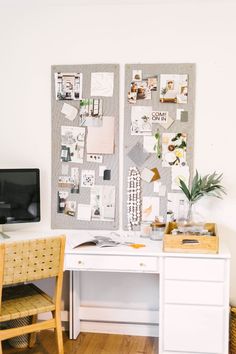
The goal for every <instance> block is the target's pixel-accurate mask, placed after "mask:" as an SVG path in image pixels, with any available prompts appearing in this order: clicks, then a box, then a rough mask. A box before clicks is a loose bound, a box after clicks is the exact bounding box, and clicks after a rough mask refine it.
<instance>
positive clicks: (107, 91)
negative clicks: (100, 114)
mask: <svg viewBox="0 0 236 354" xmlns="http://www.w3.org/2000/svg"><path fill="white" fill-rule="evenodd" d="M113 86H114V73H109V72H98V73H92V74H91V96H104V97H112V96H113Z"/></svg>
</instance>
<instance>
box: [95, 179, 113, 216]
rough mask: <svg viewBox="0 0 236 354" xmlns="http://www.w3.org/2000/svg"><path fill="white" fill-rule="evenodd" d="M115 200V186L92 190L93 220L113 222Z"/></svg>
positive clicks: (98, 186) (97, 187) (102, 186)
mask: <svg viewBox="0 0 236 354" xmlns="http://www.w3.org/2000/svg"><path fill="white" fill-rule="evenodd" d="M115 198H116V195H115V187H114V186H105V185H96V186H94V187H93V188H91V198H90V200H91V208H92V220H100V221H113V220H114V219H115Z"/></svg>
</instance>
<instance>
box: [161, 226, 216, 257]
mask: <svg viewBox="0 0 236 354" xmlns="http://www.w3.org/2000/svg"><path fill="white" fill-rule="evenodd" d="M176 227H177V224H176V223H175V222H170V223H168V224H167V227H166V230H165V235H164V238H163V251H164V252H180V253H181V252H182V253H218V252H219V237H218V236H217V231H216V224H212V223H207V224H205V226H204V227H205V229H206V230H208V231H211V232H213V236H208V235H201V236H197V235H196V236H195V235H190V234H183V235H172V234H171V231H172V230H173V229H175V228H176Z"/></svg>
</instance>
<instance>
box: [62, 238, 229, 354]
mask: <svg viewBox="0 0 236 354" xmlns="http://www.w3.org/2000/svg"><path fill="white" fill-rule="evenodd" d="M136 241H137V243H144V242H145V241H144V240H143V239H142V238H138V239H137V240H136ZM71 242H72V243H71ZM75 243H76V242H75ZM75 243H74V244H75ZM145 243H146V247H144V248H140V249H133V248H131V247H128V246H119V247H114V248H98V247H91V246H88V247H83V248H79V249H78V248H77V249H72V247H71V245H72V244H73V237H71V238H70V242H69V244H67V249H66V256H65V269H66V270H70V271H71V272H70V338H76V337H77V336H78V334H79V333H80V313H79V309H80V298H79V287H80V280H79V278H80V277H79V275H80V272H81V271H93V272H94V271H98V272H132V273H136V272H137V273H155V274H159V279H160V286H159V289H160V290H159V292H160V293H159V296H160V308H159V313H160V318H159V354H183V353H185V354H190V353H191V354H200V353H201V354H203V353H205V354H228V330H229V329H228V321H229V258H230V255H229V252H228V251H227V250H226V249H224V247H223V246H221V247H220V253H219V254H217V255H210V254H209V255H198V254H181V253H178V254H177V253H175V254H174V253H163V252H162V242H159V241H146V242H145Z"/></svg>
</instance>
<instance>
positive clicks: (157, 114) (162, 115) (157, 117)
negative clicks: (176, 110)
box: [151, 111, 168, 123]
mask: <svg viewBox="0 0 236 354" xmlns="http://www.w3.org/2000/svg"><path fill="white" fill-rule="evenodd" d="M167 118H168V111H152V117H151V121H152V123H167Z"/></svg>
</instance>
